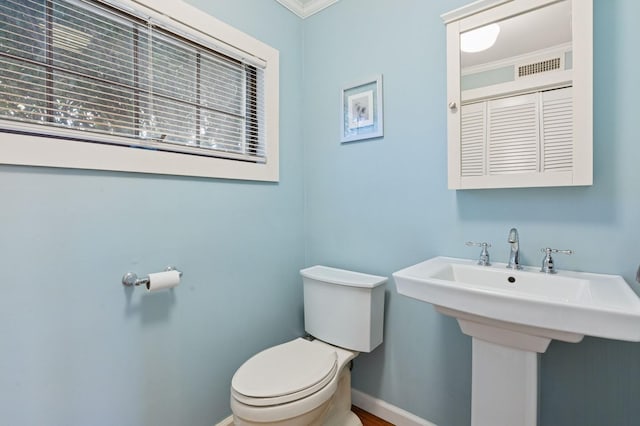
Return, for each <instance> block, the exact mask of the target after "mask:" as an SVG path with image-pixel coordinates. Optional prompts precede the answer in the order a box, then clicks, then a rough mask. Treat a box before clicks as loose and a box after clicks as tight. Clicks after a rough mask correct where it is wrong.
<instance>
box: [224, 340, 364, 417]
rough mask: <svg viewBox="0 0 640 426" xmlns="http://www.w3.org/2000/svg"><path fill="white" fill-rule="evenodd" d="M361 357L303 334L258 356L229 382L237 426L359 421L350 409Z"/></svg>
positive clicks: (356, 353)
mask: <svg viewBox="0 0 640 426" xmlns="http://www.w3.org/2000/svg"><path fill="white" fill-rule="evenodd" d="M357 355H358V352H354V351H348V350H345V349H342V348H338V347H335V346H332V345H329V344H327V343H325V342H322V341H320V340H313V341H310V340H306V339H303V338H298V339H295V340H292V341H290V342H287V343H283V344H281V345H278V346H274V347H272V348H269V349H266V350H264V351H262V352H260V353H258V354H256V355H254V356H253V357H252V358H250V359H249V360H248V361H246V362H245V363H244V364H243V365H242V366H241V367H240V368H239V369H238V371H237V372H236V374H235V375H234V377H233V379H232V381H231V410H232V411H233V415H234V425H235V426H241V425H257V424H260V425H283V426H284V425H287V426H289V425H291V426H294V425H295V426H307V425H336V426H338V425H341V426H343V425H354V426H356V425H360V424H361V423H360V421H359V420H358V418H357V417H356V416H355V415H354V414H353V413H351V411H350V409H351V372H350V370H349V365H350V361H351V360H352V359H354V358H355V357H356V356H357Z"/></svg>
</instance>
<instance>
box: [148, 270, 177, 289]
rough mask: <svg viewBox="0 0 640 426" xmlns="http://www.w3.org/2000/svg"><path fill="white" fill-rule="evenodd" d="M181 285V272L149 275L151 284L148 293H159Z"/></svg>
mask: <svg viewBox="0 0 640 426" xmlns="http://www.w3.org/2000/svg"><path fill="white" fill-rule="evenodd" d="M178 284H180V272H178V271H166V272H156V273H154V274H149V282H148V283H147V291H149V292H152V291H158V290H164V289H167V288H173V287H175V286H177V285H178Z"/></svg>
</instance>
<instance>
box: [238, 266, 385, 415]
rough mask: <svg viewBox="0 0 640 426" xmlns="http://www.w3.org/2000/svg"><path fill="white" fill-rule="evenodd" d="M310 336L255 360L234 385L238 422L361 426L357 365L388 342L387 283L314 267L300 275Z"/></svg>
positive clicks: (247, 364)
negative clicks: (354, 385) (354, 382)
mask: <svg viewBox="0 0 640 426" xmlns="http://www.w3.org/2000/svg"><path fill="white" fill-rule="evenodd" d="M300 274H301V275H302V284H303V289H304V324H305V331H306V332H307V333H308V334H309V336H306V337H304V338H302V337H300V338H297V339H294V340H292V341H290V342H286V343H283V344H280V345H277V346H273V347H271V348H268V349H265V350H264V351H262V352H260V353H258V354H256V355H254V356H253V357H251V358H250V359H249V360H247V361H246V362H245V363H244V364H242V365H241V366H240V368H239V369H238V370H237V371H236V373H235V374H234V376H233V379H232V380H231V411H232V412H233V424H234V425H235V426H244V425H280V426H312V425H313V426H315V425H326V426H351V425H353V426H361V425H362V423H361V422H360V420H359V419H358V417H357V416H356V415H355V414H353V413H352V412H351V369H350V365H351V361H352V360H353V359H354V358H355V357H356V356H358V354H359V353H360V352H371V351H372V350H374V349H375V348H376V347H377V346H378V345H380V343H382V329H383V314H384V283H385V282H386V281H387V278H386V277H380V276H376V275H369V274H363V273H359V272H352V271H346V270H343V269H336V268H330V267H327V266H319V265H318V266H313V267H310V268H306V269H303V270H301V271H300Z"/></svg>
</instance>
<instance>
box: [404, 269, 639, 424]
mask: <svg viewBox="0 0 640 426" xmlns="http://www.w3.org/2000/svg"><path fill="white" fill-rule="evenodd" d="M539 269H540V268H533V267H524V269H522V270H511V269H507V268H506V265H505V264H503V263H494V264H493V265H492V266H479V265H477V264H476V263H475V262H474V261H472V260H467V259H456V258H449V257H435V258H433V259H429V260H427V261H424V262H421V263H418V264H416V265H413V266H410V267H408V268H405V269H402V270H400V271H398V272H395V273H394V274H393V278H394V280H395V283H396V288H397V290H398V293H399V294H402V295H405V296H408V297H412V298H414V299H418V300H422V301H424V302H428V303H431V304H432V305H433V306H434V307H435V309H436V310H437V311H438V312H440V313H442V314H444V315H448V316H452V317H454V318H456V319H457V320H458V324H459V325H460V328H461V329H462V332H463V333H465V334H467V335H469V336H471V337H472V338H473V346H472V347H473V349H472V350H473V355H472V359H473V361H472V404H471V405H472V407H471V424H472V426H514V425H518V426H535V425H536V424H537V412H538V399H537V398H538V358H539V354H540V353H543V352H545V351H546V350H547V347H548V346H549V343H550V342H551V340H552V339H556V340H562V341H565V342H573V343H577V342H579V341H581V340H582V338H583V337H584V336H596V337H604V338H608V339H618V340H628V341H633V342H638V341H640V299H639V298H638V296H636V294H635V293H634V292H633V291H632V290H631V288H630V287H629V285H628V284H627V283H626V282H625V280H624V279H623V278H622V277H620V276H617V275H604V274H591V273H585V272H572V271H559V272H558V273H557V274H553V275H551V274H545V273H542V272H539Z"/></svg>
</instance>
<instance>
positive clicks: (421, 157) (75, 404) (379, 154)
mask: <svg viewBox="0 0 640 426" xmlns="http://www.w3.org/2000/svg"><path fill="white" fill-rule="evenodd" d="M190 2H191V3H192V4H194V5H196V6H198V7H200V8H201V9H203V10H205V11H206V12H208V13H210V14H212V15H214V16H216V17H218V18H219V19H221V20H223V21H225V22H227V23H229V24H231V25H233V26H235V27H237V28H239V29H241V30H243V31H245V32H248V33H249V34H251V35H253V36H254V37H257V38H259V39H261V40H263V41H265V42H267V43H269V44H271V45H272V46H274V47H275V48H277V49H279V50H280V58H281V77H280V80H281V98H280V100H281V105H280V107H281V123H280V134H281V140H280V142H281V158H282V161H281V181H280V183H279V184H260V183H247V182H237V181H223V180H207V179H195V178H193V179H192V178H176V177H166V176H165V177H163V176H151V175H139V174H127V173H109V172H95V171H78V170H56V169H48V168H29V167H14V166H0V200H2V208H0V265H2V268H3V279H2V284H0V285H1V286H2V289H3V293H2V297H0V339H1V340H0V342H1V346H0V391H1V398H0V413H2V414H1V416H2V421H1V422H2V423H3V424H5V423H6V424H15V425H21V426H31V425H34V426H35V425H38V426H40V425H55V426H58V425H60V426H62V425H64V426H68V425H70V426H80V425H116V424H117V425H122V426H128V425H131V426H138V425H154V426H156V425H158V426H162V425H167V426H169V425H177V424H182V425H190V426H192V425H194V426H195V425H203V426H204V425H206V426H211V425H213V424H215V423H216V422H217V421H219V420H221V419H222V418H224V417H226V416H227V415H229V413H230V410H229V406H228V397H229V381H230V379H231V376H232V375H233V372H234V371H235V369H236V368H237V367H238V366H239V365H240V364H241V363H242V362H243V361H244V360H245V359H247V358H248V357H249V356H250V355H251V354H253V353H255V352H256V351H258V350H260V349H262V348H264V347H267V346H270V345H273V344H276V343H279V342H282V341H285V340H288V339H291V338H292V337H294V336H297V335H299V334H300V333H301V332H302V303H301V301H302V292H301V288H300V279H299V275H298V270H299V269H300V268H301V267H302V266H304V265H311V264H315V263H325V264H328V265H332V266H337V267H345V268H350V269H355V270H360V271H363V272H370V273H376V274H380V275H387V276H389V275H390V274H391V273H392V272H393V271H395V270H398V269H400V268H402V267H405V266H408V265H411V264H414V263H416V262H418V261H421V260H424V259H427V258H429V257H432V256H435V255H451V256H460V257H474V256H476V255H477V253H476V251H475V250H474V249H468V248H466V247H464V245H463V243H464V241H467V240H487V241H490V242H491V243H493V248H492V256H493V259H494V260H496V261H505V260H506V258H507V249H508V247H507V243H506V238H507V231H508V229H509V228H510V227H511V226H517V227H518V228H519V230H520V236H521V241H522V244H521V247H522V250H523V261H524V263H527V264H538V262H539V261H540V256H539V253H538V249H539V248H540V247H543V246H547V245H551V246H556V247H559V248H565V247H566V248H573V249H575V250H576V254H575V255H574V256H572V257H562V258H558V259H557V261H558V264H559V267H560V268H571V269H578V270H588V271H594V272H603V273H614V274H621V275H623V276H624V277H625V278H626V279H627V281H629V282H630V283H633V282H634V281H633V277H634V274H635V268H636V266H637V264H638V261H639V259H638V254H637V253H638V241H639V240H640V228H639V227H638V226H637V221H638V220H639V219H640V214H639V213H640V200H639V198H638V196H637V191H638V185H637V183H636V182H637V180H638V179H637V177H638V173H637V159H638V158H640V144H638V143H637V136H636V134H635V132H634V130H635V124H636V121H637V116H638V113H639V112H640V111H639V108H638V107H636V106H635V103H634V101H635V100H637V99H638V98H639V95H640V93H639V92H640V91H639V89H638V82H637V78H636V72H635V70H637V69H638V66H639V65H640V64H639V63H638V62H639V61H640V60H639V59H638V58H637V55H635V50H636V47H637V45H638V43H639V42H640V30H638V28H637V25H636V22H635V20H636V19H637V18H636V17H637V16H640V3H638V2H636V1H635V0H608V1H604V0H595V14H596V17H595V63H596V64H595V87H594V89H595V125H594V135H595V138H594V139H595V184H594V186H592V187H588V188H550V189H518V190H478V191H458V192H455V191H448V190H446V128H445V107H446V96H445V80H446V79H445V75H446V69H445V65H444V62H445V52H444V45H445V40H444V26H443V24H442V22H441V20H440V17H439V16H440V14H441V13H443V12H445V11H448V10H450V9H453V8H456V7H458V6H461V5H463V4H464V3H466V2H467V1H466V0H448V1H447V2H432V1H424V0H401V1H395V2H390V1H384V0H368V1H365V0H341V1H339V2H338V3H336V4H335V5H334V6H332V7H330V8H329V9H326V10H324V11H322V12H321V13H319V14H317V15H314V16H313V17H311V18H309V19H307V20H304V21H301V20H299V19H298V18H297V17H295V16H294V15H292V14H291V13H289V12H288V11H286V10H285V9H284V8H283V7H281V6H280V5H278V4H277V3H276V2H275V1H266V0H234V1H224V0H190ZM377 73H382V74H383V75H384V93H385V137H384V138H382V139H377V140H372V141H366V142H359V143H351V144H347V145H340V143H339V104H340V89H341V88H342V87H343V86H345V85H347V84H349V83H351V82H353V81H357V80H359V79H362V78H366V77H368V76H371V75H374V74H377ZM2 137H3V138H5V137H7V136H6V135H3V136H2ZM256 217H259V218H260V219H261V220H262V222H254V219H255V218H256ZM168 264H175V265H176V266H178V267H180V268H181V269H182V270H183V271H184V272H185V275H184V279H183V283H182V285H181V286H180V287H179V288H177V289H176V290H174V291H173V292H165V293H157V294H152V295H145V294H144V292H143V291H141V290H140V289H136V290H132V291H131V290H128V289H124V288H123V287H122V286H121V285H120V279H121V276H122V274H124V273H125V272H126V271H129V270H131V271H134V272H137V273H140V274H144V273H148V272H152V271H157V270H159V269H162V268H164V267H165V266H166V265H168ZM634 288H635V289H636V290H638V286H637V285H635V284H634ZM386 309H387V310H386V330H385V333H386V335H385V343H384V344H383V346H381V347H380V348H378V349H376V351H375V352H373V353H371V354H362V355H361V356H360V357H359V358H358V360H357V362H356V366H355V369H354V371H353V374H354V376H353V384H354V387H355V388H357V389H359V390H362V391H364V392H366V393H368V394H371V395H373V396H375V397H378V398H381V399H383V400H385V401H388V402H389V403H391V404H394V405H397V406H399V407H401V408H404V409H406V410H408V411H410V412H413V413H414V414H416V415H418V416H421V417H424V418H425V419H428V420H430V421H433V422H435V423H436V424H438V425H439V426H456V425H460V426H466V425H468V424H469V404H470V379H469V378H470V374H471V372H470V362H471V345H470V339H469V338H468V337H466V336H464V335H462V334H461V333H460V331H459V329H458V326H457V324H456V323H455V321H454V320H452V319H449V318H447V317H444V316H442V315H439V314H436V313H435V312H434V311H433V310H432V309H431V308H430V307H428V306H426V305H424V304H422V303H420V302H417V301H414V300H411V299H407V298H404V297H402V296H398V295H397V294H396V292H395V287H394V285H393V282H390V283H389V284H388V287H387V306H386ZM638 360H640V345H639V344H635V343H625V342H615V341H606V340H602V339H594V338H586V339H585V341H583V342H582V343H579V344H564V343H559V342H553V343H552V344H551V346H550V348H549V350H548V351H547V353H546V354H544V355H543V356H542V365H541V376H542V377H541V392H542V398H541V415H540V418H541V421H540V424H541V425H544V426H547V425H548V426H551V425H574V424H580V425H594V426H595V425H598V426H600V425H603V424H615V425H634V424H637V422H638V420H637V419H639V418H640V404H638V403H637V401H638V398H639V397H640V362H639V361H638Z"/></svg>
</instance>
